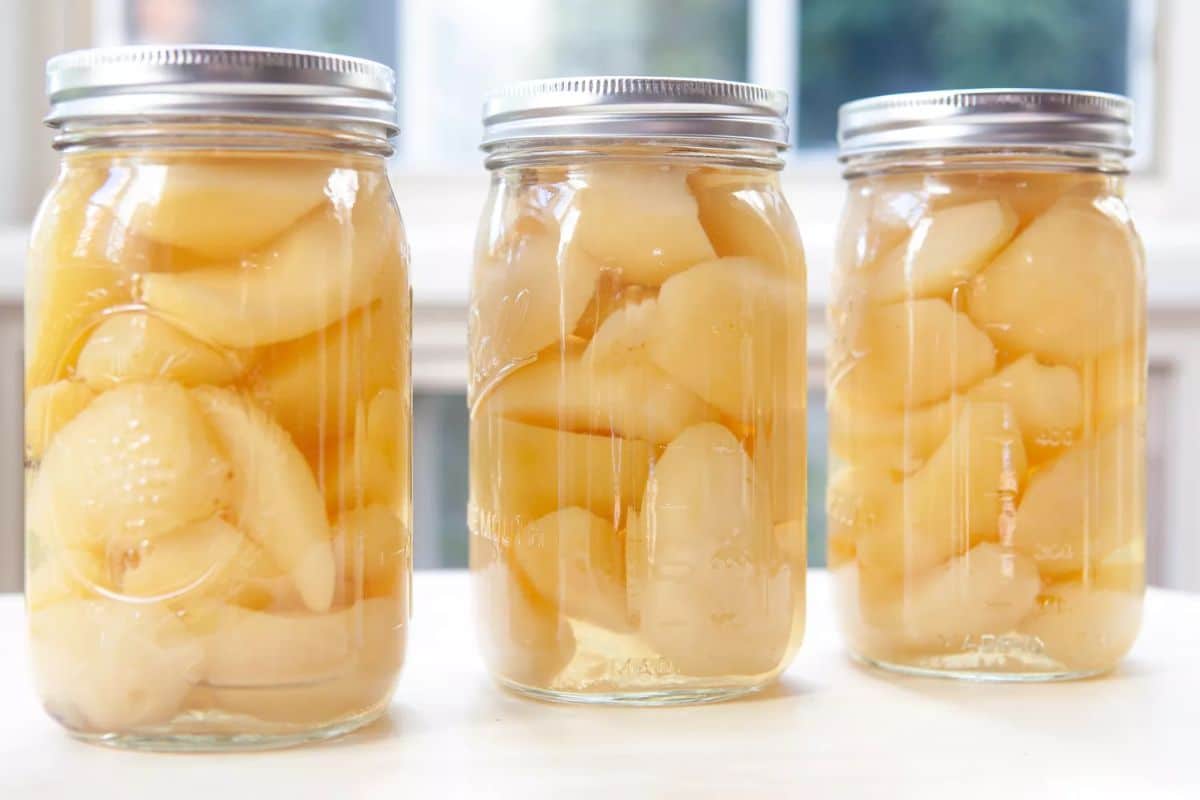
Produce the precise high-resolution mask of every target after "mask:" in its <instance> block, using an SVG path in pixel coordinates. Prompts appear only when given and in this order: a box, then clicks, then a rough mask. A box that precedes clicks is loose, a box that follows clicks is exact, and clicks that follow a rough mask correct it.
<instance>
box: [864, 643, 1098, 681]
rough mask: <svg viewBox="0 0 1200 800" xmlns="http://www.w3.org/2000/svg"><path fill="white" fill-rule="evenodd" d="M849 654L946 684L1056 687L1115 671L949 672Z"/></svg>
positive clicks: (885, 669) (899, 672)
mask: <svg viewBox="0 0 1200 800" xmlns="http://www.w3.org/2000/svg"><path fill="white" fill-rule="evenodd" d="M849 654H850V658H852V659H853V660H855V661H857V662H858V663H860V664H863V665H864V666H867V667H871V668H873V669H878V670H882V671H883V672H891V673H894V674H897V675H906V676H909V677H915V678H941V679H944V680H946V679H948V680H957V681H970V682H975V683H1054V682H1060V681H1077V680H1086V679H1088V678H1095V677H1097V676H1100V675H1105V674H1107V673H1109V672H1111V671H1112V669H1093V670H1069V669H1062V670H1054V669H1045V670H1042V669H1039V670H1036V671H1021V670H1015V669H1014V670H1007V671H1005V670H1002V669H987V668H980V669H966V668H947V667H936V666H924V665H921V664H905V663H900V662H896V661H887V660H885V659H880V658H872V657H871V656H867V655H863V654H862V653H857V652H854V651H849Z"/></svg>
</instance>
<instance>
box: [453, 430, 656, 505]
mask: <svg viewBox="0 0 1200 800" xmlns="http://www.w3.org/2000/svg"><path fill="white" fill-rule="evenodd" d="M471 429H472V438H471V443H472V447H471V462H472V466H473V469H472V470H471V503H472V505H473V506H475V507H477V508H478V509H479V510H481V511H483V512H485V513H487V514H491V515H499V517H500V521H501V523H502V524H505V525H508V524H517V525H519V526H521V527H523V526H524V525H527V524H528V523H530V522H533V521H534V520H535V519H538V518H539V517H544V516H545V515H547V514H549V513H550V512H552V511H555V510H556V509H559V508H566V507H568V506H579V507H580V508H586V509H587V510H588V511H591V512H592V513H593V514H596V515H597V516H601V517H604V518H605V519H612V518H613V517H614V516H615V515H616V514H617V513H618V512H619V511H620V510H621V509H623V508H625V507H626V506H627V505H629V504H630V503H631V502H637V501H639V500H640V498H641V496H642V490H643V488H644V487H645V485H646V475H647V474H648V473H649V471H650V462H651V461H652V460H653V456H654V450H653V448H652V447H651V446H650V445H649V444H648V443H646V442H643V441H640V440H638V439H621V438H614V437H611V436H593V435H590V434H583V433H566V432H563V431H557V430H553V429H551V428H539V427H536V426H533V425H525V424H523V423H520V422H514V421H512V420H506V419H503V418H501V417H495V416H476V417H475V418H473V419H472V420H471Z"/></svg>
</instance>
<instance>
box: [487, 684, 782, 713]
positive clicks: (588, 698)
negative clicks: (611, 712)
mask: <svg viewBox="0 0 1200 800" xmlns="http://www.w3.org/2000/svg"><path fill="white" fill-rule="evenodd" d="M496 681H497V683H499V684H500V686H502V687H503V688H505V689H507V690H508V691H510V692H513V693H515V694H519V695H522V696H524V697H529V698H532V699H534V700H543V701H546V702H550V703H572V704H577V705H594V706H645V707H655V706H687V705H702V704H706V703H722V702H725V701H727V700H736V699H738V698H740V697H745V696H747V695H751V694H754V693H755V692H758V691H760V690H762V689H763V688H764V687H765V686H767V685H768V684H765V683H763V684H754V685H751V686H722V687H709V688H688V687H675V688H668V689H656V690H652V691H646V690H642V691H610V692H566V691H558V690H555V689H538V688H535V687H532V686H525V685H523V684H520V683H516V682H514V681H510V680H506V679H504V678H496Z"/></svg>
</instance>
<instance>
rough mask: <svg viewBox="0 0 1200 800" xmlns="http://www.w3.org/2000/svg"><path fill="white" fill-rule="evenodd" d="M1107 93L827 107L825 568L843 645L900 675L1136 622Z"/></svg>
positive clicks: (1123, 638) (1107, 647) (1127, 383)
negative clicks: (832, 124)
mask: <svg viewBox="0 0 1200 800" xmlns="http://www.w3.org/2000/svg"><path fill="white" fill-rule="evenodd" d="M1130 115H1131V106H1130V103H1129V101H1127V100H1126V99H1124V98H1121V97H1117V96H1113V95H1105V94H1093V93H1067V92H1050V91H1024V90H983V91H969V92H933V93H921V94H916V95H898V96H891V97H881V98H872V99H867V100H862V101H857V102H854V103H850V104H848V105H846V106H843V108H842V110H841V117H840V141H841V147H842V161H843V163H844V164H845V176H846V178H847V180H848V182H849V187H848V197H847V201H846V207H845V212H844V215H843V218H842V228H841V232H840V237H839V241H838V247H837V253H836V268H835V278H834V289H833V294H832V298H831V300H830V304H829V313H828V323H829V342H830V343H829V351H828V395H827V401H828V410H829V437H830V459H831V468H832V472H831V477H830V479H829V486H828V497H827V510H828V523H829V538H828V542H829V564H830V566H831V568H832V571H833V577H834V582H835V585H836V595H837V605H838V608H839V614H840V620H841V627H842V630H843V633H844V634H845V636H846V639H847V641H848V644H849V647H850V650H851V651H852V652H853V653H854V654H855V655H856V656H858V657H859V658H861V659H863V660H865V661H868V662H870V663H873V664H876V665H880V666H884V667H889V668H892V669H896V670H901V671H907V672H921V673H930V674H938V675H952V676H960V677H973V678H991V679H1003V680H1028V679H1034V680H1036V679H1061V678H1072V677H1079V676H1084V675H1089V674H1095V673H1099V672H1104V671H1106V670H1109V669H1111V668H1112V667H1113V666H1114V665H1116V664H1117V662H1118V660H1119V659H1120V658H1121V656H1122V655H1123V654H1124V653H1125V652H1126V651H1127V650H1128V649H1129V647H1130V646H1131V645H1132V643H1133V640H1134V637H1135V636H1136V634H1137V631H1138V627H1139V624H1140V617H1141V607H1142V594H1143V584H1144V572H1145V570H1144V561H1145V398H1146V322H1145V303H1146V300H1145V276H1144V267H1143V255H1142V248H1141V244H1140V242H1139V239H1138V236H1137V234H1136V233H1135V231H1134V228H1133V224H1132V222H1131V220H1130V216H1129V211H1128V209H1127V208H1126V205H1125V201H1124V197H1123V184H1124V175H1125V173H1126V164H1125V159H1126V157H1127V156H1128V155H1129V153H1130V150H1129V143H1130V132H1129V126H1130Z"/></svg>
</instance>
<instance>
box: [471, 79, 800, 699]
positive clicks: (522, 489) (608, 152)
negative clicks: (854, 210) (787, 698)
mask: <svg viewBox="0 0 1200 800" xmlns="http://www.w3.org/2000/svg"><path fill="white" fill-rule="evenodd" d="M785 112H786V96H785V95H783V94H782V93H779V92H772V91H768V90H765V89H761V88H759V87H755V86H750V85H746V84H733V83H725V82H720V81H694V80H682V79H638V78H580V79H567V80H559V81H545V82H538V83H535V84H532V85H522V86H518V87H515V88H513V89H511V90H509V91H507V92H504V93H502V94H500V95H498V96H496V97H494V98H492V99H491V100H490V101H489V103H488V105H487V107H486V110H485V120H486V121H485V127H486V132H485V135H484V149H485V150H486V151H487V165H488V167H489V169H490V170H491V176H492V177H491V195H490V198H489V201H488V205H487V208H486V209H485V211H484V214H483V220H482V225H481V229H480V232H479V239H478V249H477V256H476V263H475V270H474V276H473V282H472V295H471V307H470V321H469V326H470V361H471V382H470V392H469V403H470V411H471V432H470V445H471V470H470V484H471V485H470V513H469V521H470V528H471V570H472V573H473V581H474V589H475V593H476V599H477V601H478V605H477V614H478V623H479V625H480V628H481V638H482V644H483V649H484V653H485V657H486V660H487V663H488V666H489V668H490V669H491V672H492V674H493V675H494V677H495V678H496V679H497V680H498V681H499V682H500V683H502V684H503V685H505V686H507V687H509V688H512V689H515V690H517V691H521V692H524V693H527V694H531V695H535V696H538V697H541V698H546V699H554V700H567V701H577V702H607V703H644V704H658V703H674V702H698V701H705V700H718V699H722V698H726V697H732V696H736V695H738V694H742V693H745V692H748V691H752V690H754V689H757V688H759V687H761V686H763V685H765V684H767V683H769V682H770V681H771V680H772V679H774V678H775V677H776V676H777V675H778V674H779V673H780V672H781V671H782V670H783V669H784V667H785V666H786V665H787V664H788V662H789V661H790V659H791V658H792V655H793V654H794V652H795V650H796V648H797V647H798V645H799V643H800V639H801V637H802V634H803V627H804V574H805V494H804V489H805V432H804V426H805V396H806V389H807V387H806V384H805V367H806V364H805V337H804V333H805V331H804V325H805V277H804V275H805V273H804V255H803V251H802V248H801V245H800V240H799V236H798V233H797V230H796V225H795V222H794V220H793V218H792V215H791V212H790V211H789V209H788V207H787V203H786V202H785V200H784V198H783V194H782V192H781V191H780V186H779V170H780V168H781V166H782V162H781V159H780V154H779V153H780V150H781V149H782V148H783V147H785V146H786V137H787V131H786V126H785V125H784V123H783V118H784V114H785Z"/></svg>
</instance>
